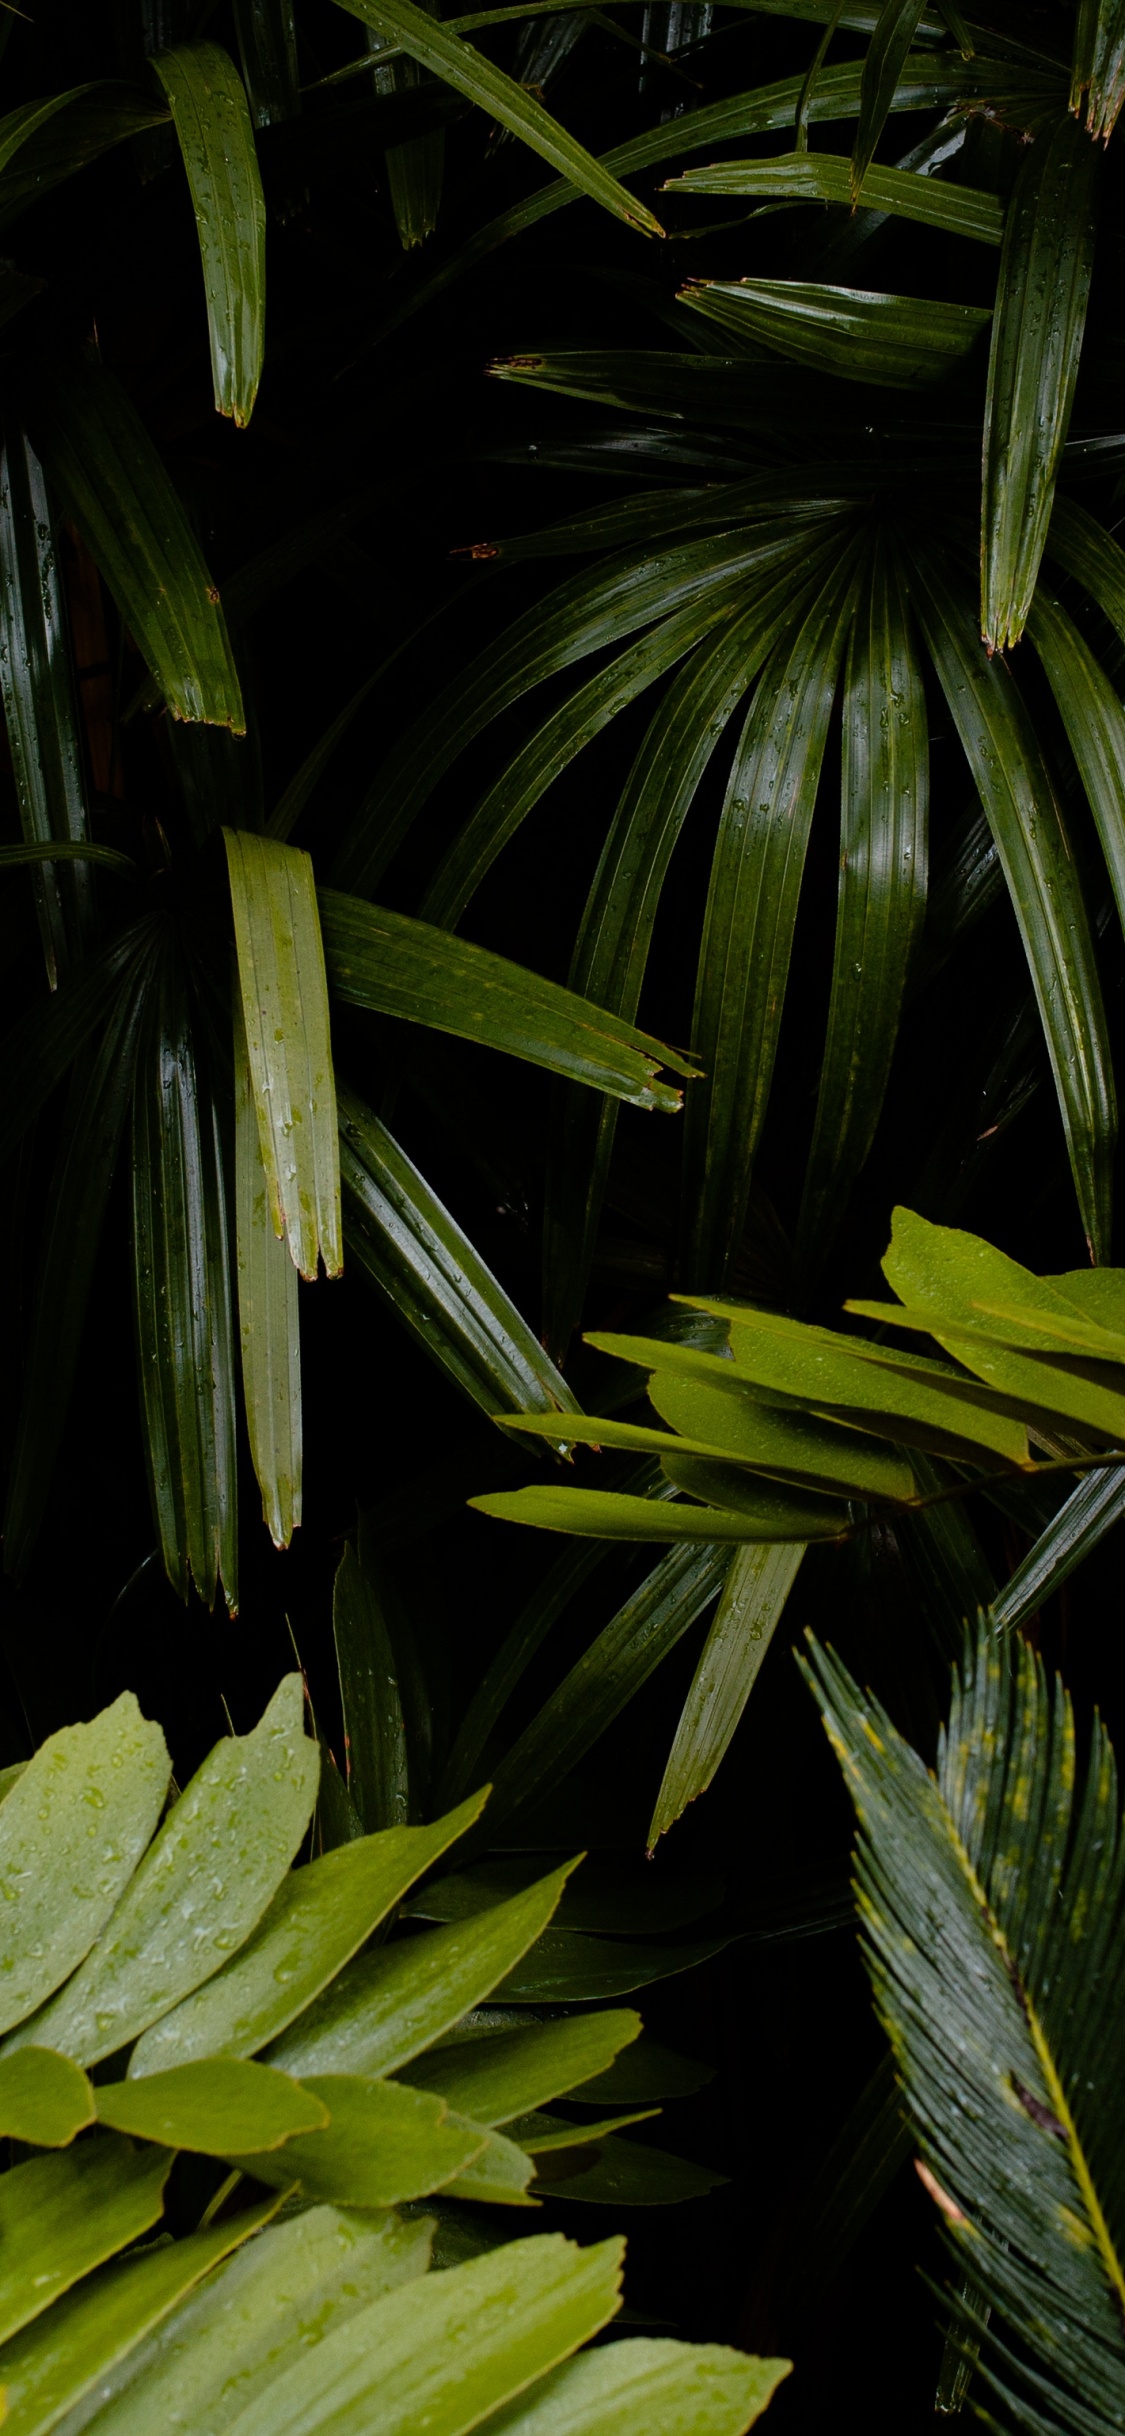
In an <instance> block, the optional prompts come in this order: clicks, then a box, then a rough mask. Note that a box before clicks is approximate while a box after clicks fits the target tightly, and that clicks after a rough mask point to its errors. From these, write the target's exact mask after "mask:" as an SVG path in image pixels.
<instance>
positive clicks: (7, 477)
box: [0, 149, 96, 988]
mask: <svg viewBox="0 0 1125 2436" xmlns="http://www.w3.org/2000/svg"><path fill="white" fill-rule="evenodd" d="M0 158H2V149H0ZM0 696H2V698H3V704H4V720H5V724H6V727H7V731H8V749H9V751H10V753H11V756H12V770H13V775H14V777H15V781H16V792H17V795H18V797H19V807H20V821H21V825H22V828H23V834H24V839H25V841H26V843H27V844H29V845H31V844H38V845H44V844H46V843H47V842H48V841H49V840H50V839H51V838H59V839H67V840H69V841H70V842H71V843H72V844H76V845H77V844H85V843H87V842H88V836H89V829H88V821H87V811H86V785H85V775H84V772H83V768H82V754H81V747H80V744H79V739H78V724H77V718H76V713H75V703H74V689H73V682H72V678H71V670H70V655H69V651H68V649H67V634H66V625H65V620H64V615H63V603H62V593H61V589H60V585H59V574H58V564H57V560H56V554H55V543H54V535H53V533H52V529H51V510H50V506H49V503H48V500H47V493H46V486H45V484H44V481H43V469H42V466H41V465H40V463H39V460H38V458H37V456H36V455H35V452H34V449H33V448H32V446H31V443H30V441H29V440H28V437H27V434H26V432H25V431H23V430H22V429H21V428H20V425H19V424H18V423H15V422H9V424H8V427H7V431H6V435H5V439H4V445H3V450H2V451H0ZM14 851H15V850H13V849H12V848H9V849H8V855H9V856H11V857H12V858H13V859H14ZM95 851H96V850H95ZM5 859H7V857H6V858H5ZM33 885H34V892H35V902H36V911H37V914H38V917H39V931H40V937H41V938H42V941H43V952H44V955H45V957H46V962H47V979H48V981H49V982H50V984H51V987H52V988H54V986H55V984H56V982H57V981H58V979H59V976H60V974H61V973H63V972H65V970H66V968H67V966H68V964H70V963H72V962H74V961H75V959H76V958H77V957H78V956H80V955H81V953H82V948H83V946H84V944H88V943H89V940H90V933H91V917H92V914H93V910H94V907H93V897H92V886H93V875H92V873H90V872H89V871H86V870H84V869H83V868H82V865H81V864H71V865H69V866H67V865H65V864H63V863H61V862H60V863H57V864H53V863H45V864H44V865H43V866H42V868H41V870H40V871H38V872H37V873H36V875H35V878H34V883H33Z"/></svg>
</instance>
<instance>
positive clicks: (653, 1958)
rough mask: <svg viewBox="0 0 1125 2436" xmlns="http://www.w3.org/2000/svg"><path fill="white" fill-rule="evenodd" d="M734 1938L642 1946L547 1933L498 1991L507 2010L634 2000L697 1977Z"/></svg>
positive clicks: (561, 1931)
mask: <svg viewBox="0 0 1125 2436" xmlns="http://www.w3.org/2000/svg"><path fill="white" fill-rule="evenodd" d="M729 1943H730V1939H729V1938H728V1937H708V1938H701V1939H699V1940H697V1941H696V1942H694V1943H692V1944H690V1945H642V1943H641V1941H640V1939H639V1938H637V1937H629V1938H624V1937H622V1938H615V1937H583V1936H580V1935H577V1934H576V1933H575V1932H574V1930H573V1929H547V1930H545V1932H544V1934H543V1936H542V1937H540V1938H538V1939H537V1940H536V1943H535V1944H534V1945H533V1946H532V1947H531V1949H530V1951H529V1952H528V1953H527V1954H525V1955H524V1958H523V1961H522V1962H518V1963H517V1964H516V1965H515V1968H514V1969H513V1970H511V1971H509V1973H508V1976H507V1978H506V1979H503V1980H501V1982H500V1985H499V1987H498V1988H497V1990H496V1995H497V1998H498V2000H499V2001H500V2002H501V2003H503V2004H525V2005H526V2004H532V2005H554V2004H559V2005H568V2004H588V2003H590V2002H591V2001H592V2000H593V1999H595V1998H598V1999H601V1998H604V1997H606V1996H629V1995H631V1994H632V1991H633V1989H634V1988H647V1987H651V1985H652V1983H653V1981H654V1980H657V1979H672V1978H674V1977H675V1975H676V1973H677V1972H678V1971H692V1970H694V1969H695V1966H696V1964H697V1963H700V1962H708V1961H709V1960H710V1958H711V1956H712V1955H713V1954H721V1953H722V1951H723V1948H724V1946H726V1945H729Z"/></svg>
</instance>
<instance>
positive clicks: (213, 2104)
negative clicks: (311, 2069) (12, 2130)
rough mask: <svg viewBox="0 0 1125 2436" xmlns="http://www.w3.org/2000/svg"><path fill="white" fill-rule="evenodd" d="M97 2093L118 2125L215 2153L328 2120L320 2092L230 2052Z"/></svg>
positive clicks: (170, 2144) (257, 2145)
mask: <svg viewBox="0 0 1125 2436" xmlns="http://www.w3.org/2000/svg"><path fill="white" fill-rule="evenodd" d="M17 2060H18V2059H17V2058H15V2057H13V2058H12V2061H13V2063H14V2062H16V2061H17ZM96 2097H97V2110H98V2121H99V2123H108V2124H109V2126H110V2129H111V2130H112V2131H123V2132H129V2133H131V2134H132V2136H133V2138H134V2139H135V2140H159V2141H161V2142H162V2143H163V2145H164V2146H165V2147H166V2148H195V2149H202V2150H204V2151H205V2152H206V2153H207V2154H208V2155H210V2156H215V2155H216V2154H218V2155H220V2156H221V2155H222V2154H223V2151H224V2150H229V2149H232V2148H237V2149H247V2150H257V2149H280V2148H281V2147H282V2145H283V2144H284V2142H285V2141H287V2140H289V2139H291V2138H292V2137H293V2135H294V2133H296V2132H309V2131H319V2130H321V2129H322V2128H323V2127H324V2125H325V2124H327V2122H328V2121H329V2112H328V2108H327V2107H326V2106H325V2105H324V2104H323V2102H322V2101H321V2099H319V2098H317V2097H314V2096H313V2094H312V2092H311V2090H308V2089H302V2087H301V2084H300V2082H299V2081H294V2080H293V2079H291V2077H290V2075H289V2074H288V2073H284V2072H277V2071H274V2070H273V2069H272V2068H271V2067H270V2066H268V2065H265V2064H250V2063H245V2062H241V2061H239V2060H238V2059H236V2058H235V2057H233V2056H226V2055H216V2056H208V2057H207V2058H206V2059H205V2060H201V2061H199V2062H197V2063H191V2064H173V2065H172V2067H171V2069H170V2070H169V2071H166V2072H153V2073H150V2074H147V2075H146V2077H145V2078H144V2080H140V2081H137V2080H132V2079H129V2080H127V2081H111V2082H110V2083H109V2085H108V2087H106V2088H101V2089H99V2090H98V2091H97V2093H96Z"/></svg>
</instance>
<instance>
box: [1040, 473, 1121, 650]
mask: <svg viewBox="0 0 1125 2436" xmlns="http://www.w3.org/2000/svg"><path fill="white" fill-rule="evenodd" d="M1046 549H1047V556H1048V557H1049V558H1051V559H1053V560H1054V561H1055V564H1056V565H1057V566H1060V567H1062V568H1064V570H1065V572H1066V573H1067V574H1068V575H1073V576H1076V577H1077V580H1078V582H1079V583H1080V584H1083V585H1084V586H1085V588H1086V590H1087V592H1089V593H1090V594H1091V596H1092V598H1093V599H1094V600H1095V601H1096V602H1097V604H1098V607H1099V609H1100V610H1101V611H1102V613H1103V616H1105V617H1107V618H1108V619H1109V622H1110V625H1111V626H1112V627H1113V629H1114V632H1115V633H1116V634H1117V636H1118V638H1119V639H1120V640H1121V641H1122V642H1125V550H1123V549H1122V547H1121V544H1120V542H1119V541H1116V540H1115V539H1114V536H1113V534H1112V533H1107V532H1106V530H1105V527H1104V525H1100V524H1098V523H1097V522H1096V521H1095V519H1094V517H1093V516H1091V514H1090V511H1089V509H1088V508H1084V507H1080V506H1079V503H1078V501H1077V500H1076V499H1064V498H1062V497H1061V496H1060V495H1059V493H1058V492H1057V491H1056V493H1055V499H1054V505H1053V506H1052V509H1051V521H1050V524H1049V525H1048V528H1047V543H1046Z"/></svg>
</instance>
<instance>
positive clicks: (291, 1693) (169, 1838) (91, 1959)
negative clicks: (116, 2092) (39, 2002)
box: [9, 1675, 319, 2064]
mask: <svg viewBox="0 0 1125 2436" xmlns="http://www.w3.org/2000/svg"><path fill="white" fill-rule="evenodd" d="M302 1711H303V1693H302V1687H301V1678H300V1676H299V1675H287V1676H286V1677H285V1678H284V1680H283V1681H282V1682H281V1683H280V1684H279V1686H278V1689H277V1691H276V1692H275V1693H274V1696H273V1699H272V1700H271V1702H270V1704H269V1707H268V1708H267V1709H266V1711H265V1713H264V1715H263V1717H262V1719H261V1721H260V1723H259V1724H258V1725H257V1726H255V1727H254V1729H253V1731H252V1733H249V1734H243V1735H238V1736H228V1737H227V1738H225V1739H224V1740H223V1741H222V1742H219V1743H216V1745H215V1748H214V1750H213V1751H212V1753H211V1756H210V1758H209V1759H206V1760H204V1763H203V1766H202V1767H201V1768H200V1769H198V1770H197V1772H196V1774H195V1776H193V1778H192V1780H191V1783H190V1785H188V1787H187V1788H186V1790H185V1792H183V1793H182V1794H181V1795H180V1799H179V1801H178V1802H177V1803H176V1805H175V1808H174V1809H173V1810H172V1811H170V1812H169V1815H168V1817H167V1818H166V1820H165V1822H164V1825H163V1827H162V1828H161V1830H160V1833H159V1835H158V1836H157V1838H156V1841H155V1843H153V1844H152V1845H151V1846H150V1847H149V1850H148V1852H147V1853H146V1855H145V1858H144V1860H143V1861H142V1862H141V1865H140V1868H139V1869H138V1870H137V1871H136V1874H135V1876H134V1877H133V1878H132V1880H131V1882H130V1884H129V1885H128V1886H127V1888H126V1891H125V1893H124V1894H123V1895H122V1897H121V1900H120V1902H119V1903H118V1905H117V1908H116V1911H115V1912H114V1913H113V1915H112V1918H111V1920H110V1922H109V1924H108V1927H107V1929H106V1931H105V1932H104V1933H103V1935H102V1936H101V1938H100V1939H99V1940H98V1943H97V1944H96V1945H95V1946H94V1948H93V1950H92V1952H90V1953H89V1954H88V1955H87V1957H86V1960H85V1962H84V1963H83V1964H82V1966H81V1968H80V1969H79V1970H78V1971H76V1972H75V1975H74V1977H73V1979H71V1980H70V1981H69V1982H68V1984H67V1986H66V1987H64V1988H62V1989H61V1990H60V1992H59V1994H58V1995H57V1996H56V1997H54V1998H53V1999H52V2001H51V2003H50V2004H49V2005H48V2006H47V2007H46V2009H45V2010H44V2011H43V2012H41V2013H39V2014H37V2015H36V2016H35V2018H34V2020H33V2021H32V2022H29V2023H27V2024H25V2025H24V2027H23V2028H22V2029H21V2030H19V2031H17V2032H15V2034H14V2036H13V2038H12V2039H11V2040H10V2041H9V2044H10V2045H19V2046H23V2045H25V2044H27V2042H28V2040H29V2038H30V2039H31V2040H32V2041H33V2043H35V2044H37V2045H40V2046H46V2045H49V2046H52V2047H57V2048H58V2049H59V2050H60V2052H61V2053H62V2054H64V2055H73V2056H74V2057H75V2058H76V2059H77V2060H78V2062H80V2063H86V2064H93V2063H96V2062H97V2061H98V2060H99V2058H100V2057H101V2056H104V2055H112V2054H113V2053H114V2050H115V2049H116V2048H118V2047H122V2046H124V2045H125V2044H126V2042H127V2041H128V2040H130V2039H134V2038H139V2036H140V2034H141V2031H142V2030H147V2028H148V2026H149V2023H150V2022H153V2021H158V2020H159V2019H160V2017H161V2015H162V2014H164V2013H170V2012H171V2009H172V2006H173V2005H174V2004H178V2003H179V2001H180V1999H181V1998H182V1997H184V1996H187V1995H190V1993H191V1991H192V1990H193V1989H194V1988H198V1987H200V1986H201V1985H202V1983H203V1981H204V1980H206V1979H210V1978H211V1976H212V1974H213V1973H214V1972H215V1971H217V1970H219V1969H220V1967H221V1966H222V1964H223V1963H224V1962H225V1961H226V1960H227V1958H228V1956H229V1955H230V1954H231V1953H232V1952H234V1951H237V1948H238V1947H239V1946H240V1945H242V1944H244V1942H245V1940H246V1939H247V1938H248V1937H249V1936H250V1934H251V1932H252V1930H253V1929H255V1928H256V1927H257V1924H258V1922H259V1920H260V1919H261V1917H262V1914H263V1912H264V1911H265V1910H266V1907H267V1905H268V1904H269V1902H270V1901H271V1899H272V1897H273V1895H274V1894H275V1893H276V1891H277V1888H278V1886H279V1884H280V1882H281V1880H282V1878H283V1877H284V1876H285V1873H286V1871H287V1870H288V1868H289V1864H290V1862H291V1860H292V1858H293V1855H294V1853H295V1851H296V1849H297V1846H298V1844H299V1843H300V1841H301V1838H302V1836H303V1835H304V1833H305V1829H306V1828H307V1826H308V1823H309V1820H310V1818H311V1816H312V1808H313V1802H314V1800H315V1798H316V1783H317V1773H318V1764H319V1763H318V1754H317V1746H316V1744H315V1743H314V1742H312V1741H310V1740H309V1738H308V1737H307V1735H306V1734H305V1733H304V1731H303V1726H302ZM271 2060H272V2059H271Z"/></svg>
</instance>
